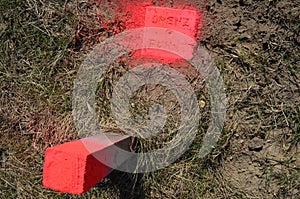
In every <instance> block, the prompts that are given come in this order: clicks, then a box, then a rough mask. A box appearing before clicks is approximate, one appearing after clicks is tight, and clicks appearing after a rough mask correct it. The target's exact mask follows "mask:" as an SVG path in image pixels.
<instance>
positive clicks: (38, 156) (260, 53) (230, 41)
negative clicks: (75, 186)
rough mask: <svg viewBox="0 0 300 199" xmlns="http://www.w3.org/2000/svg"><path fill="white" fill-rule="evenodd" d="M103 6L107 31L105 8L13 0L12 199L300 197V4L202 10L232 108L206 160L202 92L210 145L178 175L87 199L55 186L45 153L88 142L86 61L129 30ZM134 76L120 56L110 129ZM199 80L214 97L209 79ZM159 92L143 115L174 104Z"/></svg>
mask: <svg viewBox="0 0 300 199" xmlns="http://www.w3.org/2000/svg"><path fill="white" fill-rule="evenodd" d="M186 2H188V1H186ZM102 3H103V4H102V7H101V10H100V11H99V10H98V11H99V12H100V13H101V16H102V17H103V21H100V22H101V23H100V24H98V25H95V23H96V22H97V20H95V18H93V17H95V16H96V15H93V13H97V12H98V11H97V9H96V8H95V5H96V4H94V5H90V4H89V3H88V1H78V2H76V1H65V2H64V1H62V3H57V2H54V1H43V0H40V1H37V0H27V1H19V0H15V1H10V0H1V2H0V41H1V42H0V55H1V56H0V132H1V134H0V139H1V142H0V198H238V199H240V198H294V199H296V198H299V195H300V154H299V153H300V151H299V150H300V149H299V141H300V58H299V55H300V46H299V42H300V40H299V38H300V37H299V32H300V3H299V2H297V1H292V0H290V1H288V0H282V1H280V0H265V1H264V0H217V1H214V0H209V1H207V3H206V4H205V5H204V4H201V5H199V3H198V4H197V3H192V5H193V6H198V7H201V8H202V9H203V10H204V11H205V12H206V23H205V25H204V28H203V32H202V34H201V37H200V41H201V43H202V44H203V46H205V48H206V49H207V50H208V51H209V52H210V53H211V55H212V56H213V57H214V60H215V63H216V65H217V67H218V69H219V70H220V72H221V74H222V76H223V79H224V83H225V89H226V95H227V103H228V107H227V119H226V123H225V127H224V131H223V135H222V138H221V140H220V142H219V143H218V146H217V147H216V148H215V150H214V151H213V152H212V153H211V154H210V155H209V156H207V157H206V158H205V159H204V160H203V159H202V160H199V159H197V158H196V156H197V154H198V153H197V152H198V148H199V145H201V136H202V135H203V133H204V132H205V131H206V127H207V119H206V117H208V114H207V113H208V112H209V111H210V109H209V101H208V100H207V99H208V96H207V94H206V93H205V92H204V89H202V90H201V92H198V93H197V97H198V98H199V100H201V103H200V105H201V106H203V108H202V109H201V111H202V113H203V119H202V120H201V121H202V124H201V125H200V128H199V136H197V138H196V139H195V140H194V142H193V144H192V147H191V150H190V151H189V152H188V153H186V154H185V155H184V156H183V157H182V158H180V160H178V161H176V162H175V163H174V164H172V165H171V166H169V167H168V168H165V169H162V170H160V171H156V172H153V173H149V174H144V175H129V174H124V173H120V172H115V173H113V174H112V175H111V176H109V178H107V179H105V180H104V181H103V182H101V183H99V185H97V186H96V187H95V188H93V189H92V190H90V191H89V192H88V193H85V194H83V195H82V196H73V195H68V194H58V193H56V192H54V191H51V190H47V189H44V188H43V187H42V185H41V181H42V167H43V155H44V152H45V149H46V148H47V147H49V146H53V145H56V144H59V143H63V142H66V141H68V140H72V139H75V138H77V135H76V131H75V129H74V124H73V121H72V107H71V105H72V100H71V97H72V86H73V80H74V78H75V76H76V72H77V70H78V69H79V67H80V64H81V61H82V59H83V58H84V55H85V54H86V53H87V52H88V50H89V49H90V48H91V47H92V46H93V45H95V44H97V43H98V42H99V41H103V40H105V39H106V38H107V37H110V36H112V35H113V34H115V33H118V32H119V31H122V30H124V26H123V25H122V19H116V18H115V17H114V16H113V15H111V13H110V12H107V11H108V10H107V9H106V8H105V6H107V5H108V4H106V3H105V2H104V1H102ZM176 3H177V4H180V3H178V2H176V1H175V3H174V5H176ZM156 4H157V5H167V6H171V5H172V4H170V3H169V2H168V3H166V2H164V1H157V2H156ZM203 5H204V6H203ZM110 6H113V5H109V6H108V7H110ZM105 11H106V12H105ZM87 13H90V15H89V16H87ZM93 19H94V20H93ZM98 20H99V19H98ZM127 69H128V62H127V61H126V59H125V61H124V59H120V60H119V61H118V62H116V63H114V64H113V65H112V66H111V67H110V68H109V70H108V71H107V72H108V75H107V76H106V78H105V79H104V80H101V81H100V83H99V90H100V91H98V92H97V93H98V95H99V101H98V105H99V106H98V107H99V108H98V113H99V115H100V118H102V119H100V124H101V126H102V127H103V128H104V129H105V130H107V131H115V130H117V129H116V125H115V123H113V121H112V118H111V115H110V113H109V111H108V110H107V109H106V108H105V106H104V105H105V104H106V103H107V102H109V101H108V99H109V97H110V92H111V89H112V86H113V83H114V82H115V79H114V78H115V77H118V76H120V74H122V73H123V72H124V71H126V70H127ZM192 82H194V83H195V84H194V86H195V87H196V88H198V89H200V88H202V84H201V86H199V85H200V83H199V84H197V82H199V80H195V81H192ZM101 89H103V90H104V91H105V92H101ZM158 89H159V90H158V91H153V88H151V87H149V88H143V89H141V92H140V93H139V94H138V95H137V96H136V97H135V98H134V99H132V100H133V101H132V103H133V104H135V103H136V104H135V106H134V108H133V113H138V115H142V116H143V114H145V113H146V112H147V111H145V110H147V107H149V103H150V101H151V100H152V101H153V100H154V101H155V100H157V101H159V100H163V99H162V98H163V97H162V96H157V95H155V93H161V92H164V91H163V90H162V89H163V88H158ZM151 92H154V93H152V94H149V93H151ZM167 95H168V96H167V98H168V99H173V97H172V96H171V94H167ZM145 96H151V98H149V97H148V98H147V97H145ZM141 102H143V103H141ZM203 102H206V106H204V104H203ZM101 107H104V108H101ZM145 107H146V108H145ZM167 109H170V110H171V109H172V106H170V107H169V108H167ZM173 111H176V108H175V109H174V110H173ZM137 120H140V119H139V118H137ZM177 120H178V118H176V115H175V116H174V115H173V117H171V119H170V120H169V123H170V126H167V127H166V128H165V129H164V132H165V134H166V135H169V136H171V137H172V129H174V128H175V127H176V124H177V123H176V121H177ZM172 122H174V123H172ZM169 123H168V124H169ZM172 125H173V126H172ZM160 139H166V140H168V136H166V137H163V138H160ZM159 141H161V140H159V139H157V140H154V141H153V140H140V141H139V142H138V143H137V147H136V148H137V149H136V150H149V149H150V148H155V147H158V146H159ZM120 179H122V180H120ZM120 182H122V183H120ZM132 185H135V186H134V187H133V186H132Z"/></svg>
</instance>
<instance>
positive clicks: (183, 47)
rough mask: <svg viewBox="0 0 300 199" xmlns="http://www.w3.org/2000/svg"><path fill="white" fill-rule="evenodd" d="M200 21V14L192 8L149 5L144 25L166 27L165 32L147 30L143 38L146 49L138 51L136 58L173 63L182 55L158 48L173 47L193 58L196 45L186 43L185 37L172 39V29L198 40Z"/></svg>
mask: <svg viewBox="0 0 300 199" xmlns="http://www.w3.org/2000/svg"><path fill="white" fill-rule="evenodd" d="M199 21H200V14H199V13H198V12H197V11H196V10H192V9H174V8H167V7H156V6H147V7H146V13H145V23H144V27H146V28H147V27H156V28H165V29H167V30H168V31H166V32H165V34H161V32H160V33H159V34H156V33H155V32H153V31H152V30H150V31H149V32H147V31H146V32H145V34H144V38H143V46H145V48H144V49H142V50H139V51H136V52H135V53H134V54H133V55H134V56H135V57H136V58H135V59H145V58H146V59H147V58H148V59H155V60H160V61H161V62H162V63H172V62H175V61H176V60H180V59H183V58H182V57H180V56H178V55H175V54H172V53H170V52H167V51H163V50H158V49H157V48H165V49H169V48H171V49H173V50H175V51H176V49H177V51H178V49H180V51H184V52H185V53H187V54H189V57H190V58H192V56H193V51H194V47H195V46H194V45H193V44H189V43H184V42H185V41H184V39H183V38H184V37H183V38H182V39H180V38H179V40H176V41H174V40H172V36H171V35H170V34H172V31H178V32H180V33H182V34H184V35H187V36H189V37H191V38H193V39H195V40H196V38H195V37H196V35H197V26H198V24H199Z"/></svg>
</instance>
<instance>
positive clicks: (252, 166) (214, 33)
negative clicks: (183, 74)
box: [203, 0, 300, 198]
mask: <svg viewBox="0 0 300 199" xmlns="http://www.w3.org/2000/svg"><path fill="white" fill-rule="evenodd" d="M299 6H300V3H299V2H296V1H273V0H270V1H254V0H228V1H222V0H221V1H209V3H208V16H210V17H211V18H213V19H212V21H214V22H215V23H214V24H211V26H210V23H209V19H210V18H208V23H207V27H206V28H208V27H209V28H208V29H210V31H211V34H210V35H211V36H209V37H207V38H205V39H204V43H206V46H207V47H208V49H209V50H211V52H213V54H214V55H215V59H216V60H217V63H218V65H219V66H220V69H221V70H222V72H223V77H224V79H225V81H226V89H227V97H228V103H229V106H228V118H227V122H226V127H225V129H226V131H227V132H228V133H229V135H230V140H229V142H228V145H227V146H226V150H225V153H223V154H222V155H220V156H221V159H220V161H219V162H218V163H217V164H216V165H215V168H210V169H209V172H208V174H207V177H208V178H207V179H208V181H209V182H210V183H211V188H210V189H208V190H207V192H206V194H205V195H204V197H203V198H298V197H299V194H300V183H299V182H300V174H299V168H300V165H299V159H300V154H299V144H298V141H299V139H296V140H297V142H295V137H298V136H299V132H300V128H299V113H300V111H299V106H300V90H299V85H300V73H299V71H300V68H299V64H300V63H299V60H300V59H299V54H300V48H299V42H300V40H299V30H300V27H299V21H300V17H299V14H300V7H299ZM209 179H210V180H209Z"/></svg>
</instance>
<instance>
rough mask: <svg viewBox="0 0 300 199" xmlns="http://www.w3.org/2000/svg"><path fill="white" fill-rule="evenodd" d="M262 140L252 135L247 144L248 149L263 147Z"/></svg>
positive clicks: (260, 148)
mask: <svg viewBox="0 0 300 199" xmlns="http://www.w3.org/2000/svg"><path fill="white" fill-rule="evenodd" d="M263 145H264V140H263V139H260V138H258V137H254V138H253V139H252V140H250V143H249V145H248V148H249V151H261V150H262V149H263Z"/></svg>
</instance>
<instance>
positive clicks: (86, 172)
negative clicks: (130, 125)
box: [43, 134, 131, 194]
mask: <svg viewBox="0 0 300 199" xmlns="http://www.w3.org/2000/svg"><path fill="white" fill-rule="evenodd" d="M101 136H103V135H101ZM101 136H93V137H88V138H83V139H81V140H76V141H72V142H67V143H64V144H61V145H58V146H54V147H51V148H48V149H47V150H46V154H45V162H44V171H43V185H44V187H46V188H50V189H53V190H56V191H59V192H67V193H71V194H82V193H84V192H86V191H88V190H89V189H90V188H92V187H93V186H95V185H96V184H97V183H98V182H100V181H101V180H102V179H103V178H104V177H106V176H107V175H108V174H109V173H110V172H111V171H112V169H111V168H109V167H108V166H106V165H104V164H103V163H101V162H100V161H99V160H97V159H96V157H97V155H101V157H102V158H105V159H111V160H112V161H114V160H113V157H114V156H115V153H117V152H116V151H114V150H113V149H112V145H116V146H118V147H120V148H122V149H124V150H128V151H129V150H130V144H131V138H130V136H126V135H117V134H111V135H108V138H109V140H110V141H111V142H108V141H104V140H105V139H101ZM87 145H88V148H89V149H87V147H86V146H87Z"/></svg>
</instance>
